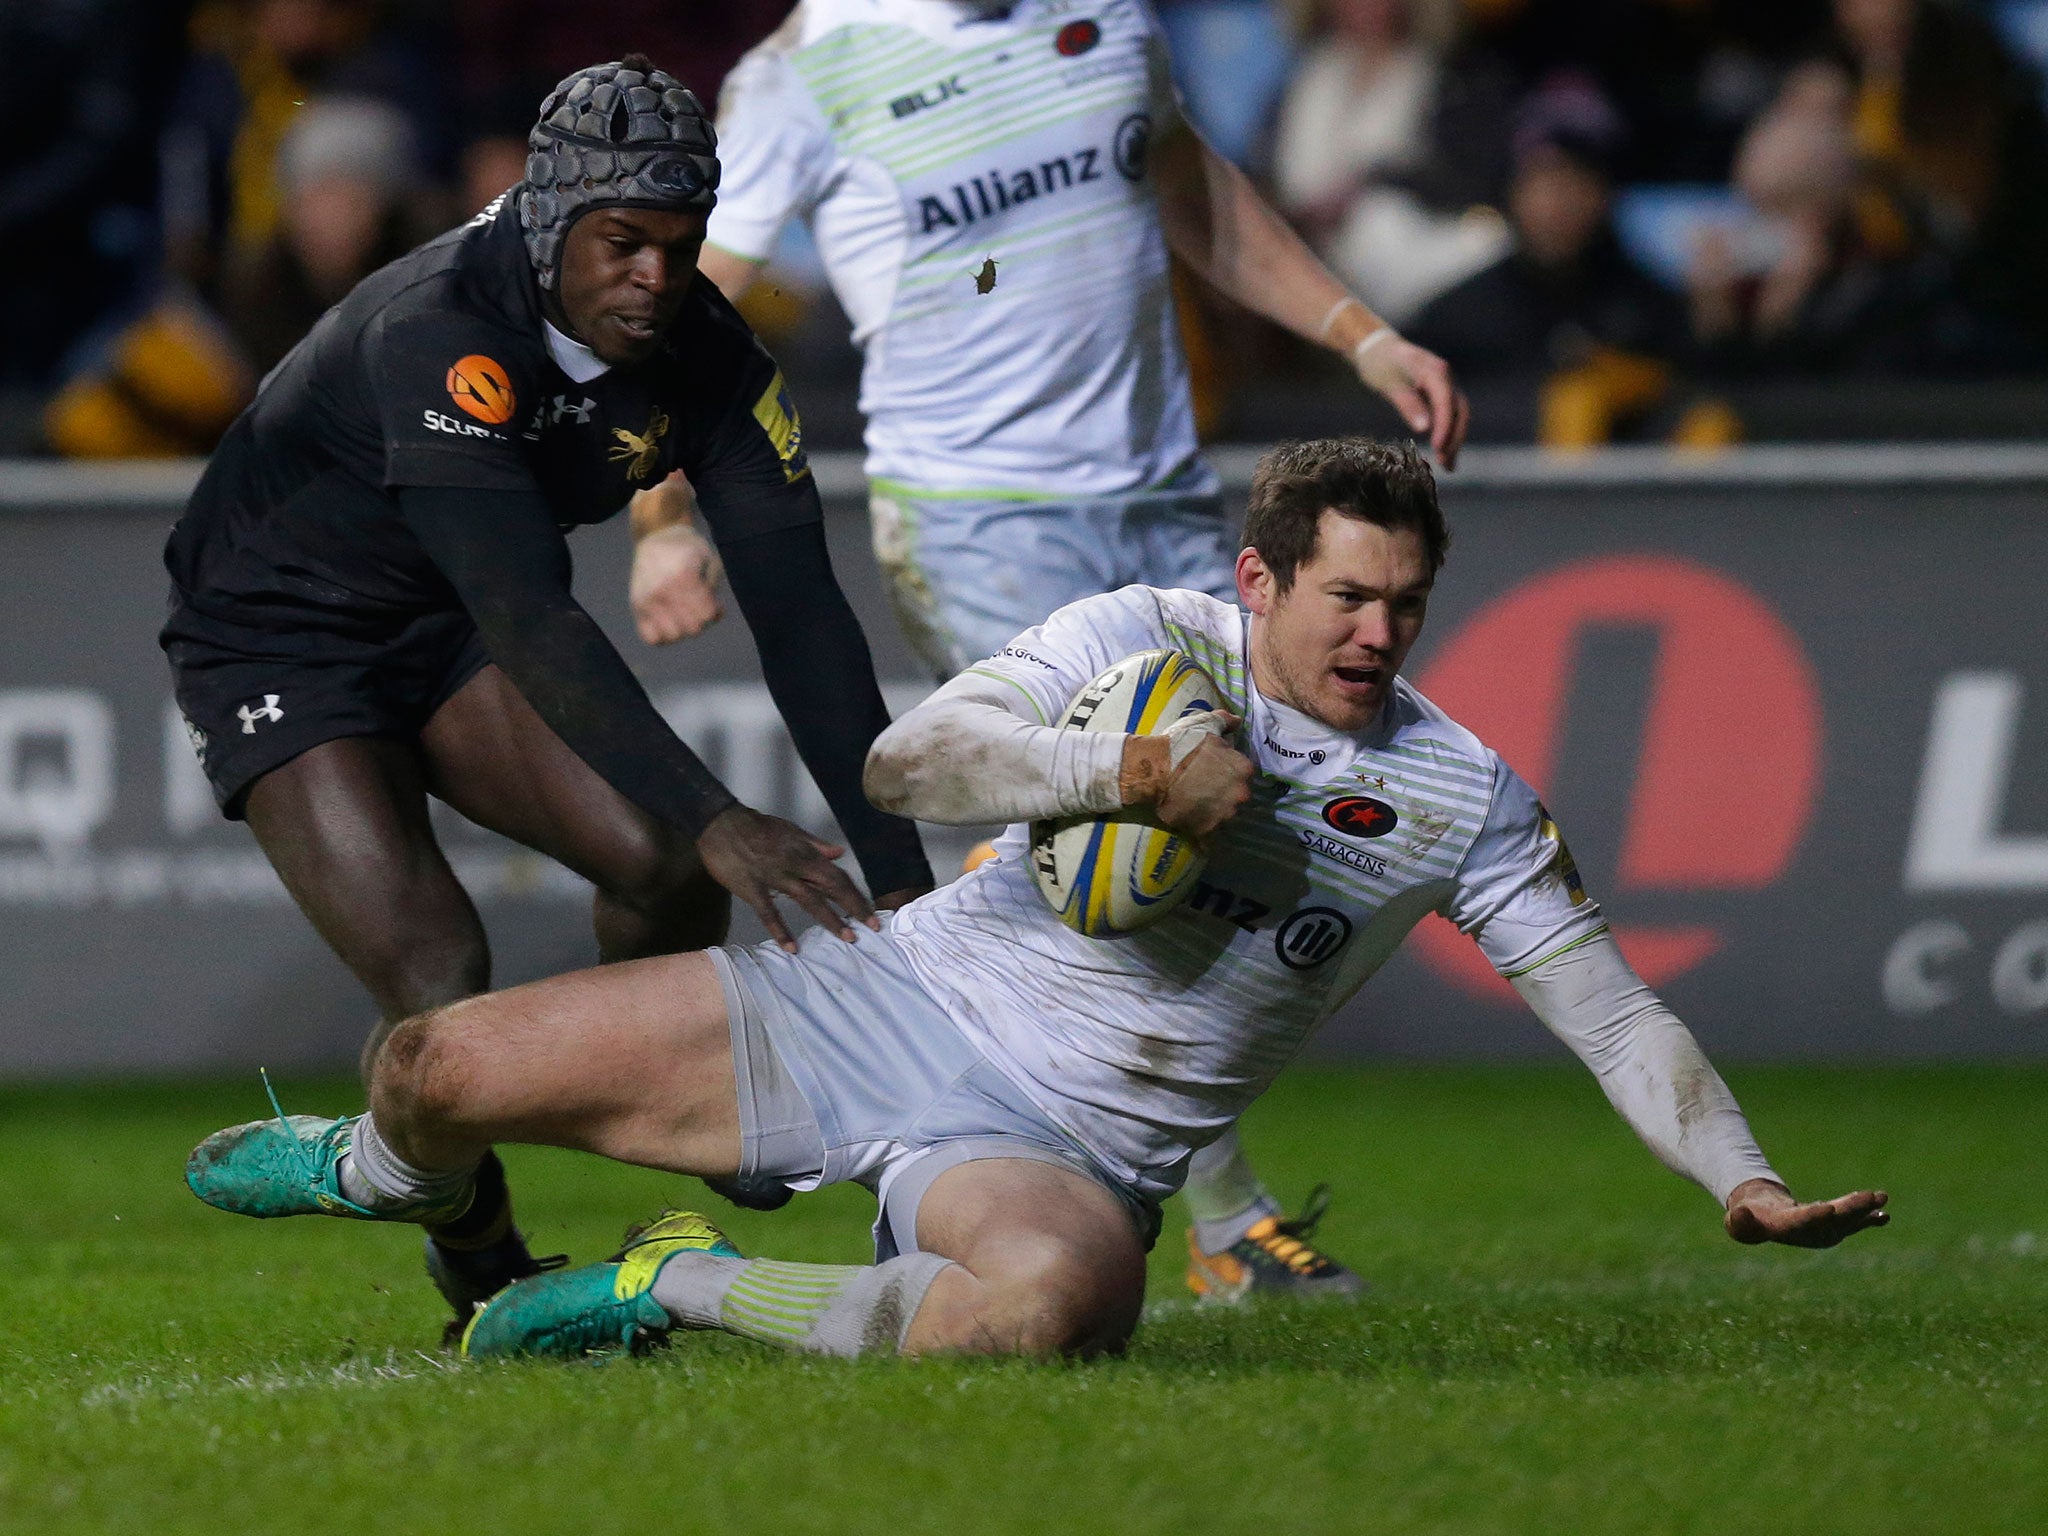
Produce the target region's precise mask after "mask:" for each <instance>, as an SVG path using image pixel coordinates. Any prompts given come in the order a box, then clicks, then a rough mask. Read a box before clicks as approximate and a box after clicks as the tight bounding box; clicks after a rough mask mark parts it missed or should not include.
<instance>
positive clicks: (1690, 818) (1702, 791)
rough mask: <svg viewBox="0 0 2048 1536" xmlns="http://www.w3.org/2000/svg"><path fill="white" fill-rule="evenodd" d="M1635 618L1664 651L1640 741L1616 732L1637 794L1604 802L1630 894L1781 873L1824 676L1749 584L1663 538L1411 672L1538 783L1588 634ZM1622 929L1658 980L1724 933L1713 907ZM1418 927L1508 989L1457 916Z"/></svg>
mask: <svg viewBox="0 0 2048 1536" xmlns="http://www.w3.org/2000/svg"><path fill="white" fill-rule="evenodd" d="M1623 626H1626V627H1631V628H1638V629H1647V630H1650V631H1652V632H1653V633H1654V635H1655V637H1656V659H1655V662H1654V665H1653V668H1652V672H1651V679H1650V697H1649V701H1648V705H1647V708H1646V710H1645V712H1644V717H1643V732H1642V739H1641V741H1640V742H1639V743H1628V744H1606V746H1607V749H1608V750H1616V751H1628V752H1630V753H1631V754H1632V755H1633V757H1634V759H1635V763H1636V771H1635V781H1634V783H1633V784H1631V785H1630V786H1629V789H1628V794H1627V801H1626V804H1624V805H1621V806H1614V807H1600V808H1598V811H1599V813H1601V814H1605V815H1609V816H1619V817H1620V818H1621V821H1622V842H1621V856H1620V858H1619V860H1618V862H1617V866H1616V869H1615V879H1616V883H1617V885H1618V887H1619V890H1620V893H1621V894H1623V895H1626V893H1628V892H1631V891H1659V892H1684V891H1753V890H1758V889H1760V888H1762V887H1764V886H1767V885H1769V884H1770V883H1771V882H1772V881H1774V880H1776V879H1777V878H1778V877H1779V876H1780V875H1782V874H1783V873H1784V872H1785V870H1786V869H1787V868H1788V867H1789V866H1790V864H1791V862H1792V858H1793V855H1794V854H1795V853H1796V852H1797V851H1798V848H1799V843H1800V839H1801V837H1802V836H1803V835H1804V834H1805V831H1806V825H1807V822H1808V820H1809V818H1810V817H1811V815H1812V811H1813V802H1814V794H1815V791H1816V789H1817V787H1818V785H1819V781H1820V762H1821V708H1820V687H1819V684H1818V682H1817V681H1816V679H1815V676H1814V670H1813V664H1812V662H1810V661H1809V660H1808V659H1807V655H1806V651H1805V648H1804V647H1803V646H1801V644H1800V642H1799V638H1798V636H1796V635H1795V634H1793V633H1792V631H1791V630H1790V629H1788V628H1787V627H1786V625H1785V623H1784V621H1783V620H1782V619H1780V618H1779V617H1778V615H1777V614H1776V613H1775V612H1773V611H1772V610H1771V608H1770V606H1769V605H1768V604H1766V603H1765V602H1764V601H1763V600H1762V599H1761V598H1759V597H1758V596H1757V595H1756V594H1755V593H1754V592H1752V591H1750V590H1749V588H1747V587H1746V586H1744V585H1742V583H1740V582H1738V581H1735V580H1733V579H1732V578H1730V577H1728V576H1726V575H1724V574H1723V573H1721V572H1720V571H1717V570H1714V569H1713V568H1712V567H1710V566H1706V565H1701V564H1698V563H1696V562H1694V561H1690V560H1679V559H1674V558H1672V557H1670V556H1665V555H1615V556H1608V557H1604V558H1600V559H1593V560H1581V561H1575V562H1573V563H1572V564H1570V565H1565V566H1560V567H1558V568H1557V569H1556V570H1553V571H1549V572H1547V573H1545V574H1543V575H1540V576H1537V577H1535V578H1533V579H1531V580H1529V581H1527V582H1524V583H1523V584H1522V585H1521V586H1519V587H1516V588H1514V589H1513V590H1512V591H1510V592H1508V593H1507V594H1506V595H1504V596H1502V597H1499V598H1496V599H1495V600H1494V601H1492V602H1491V603H1488V604H1487V605H1486V606H1485V607H1484V608H1482V609H1480V611H1479V612H1478V613H1477V614H1476V615H1474V616H1473V618H1472V619H1471V620H1470V621H1469V622H1468V623H1466V625H1465V626H1464V628H1462V629H1460V630H1459V631H1458V632H1457V633H1456V634H1454V635H1453V636H1452V637H1451V639H1450V641H1449V643H1448V644H1446V645H1445V646H1444V648H1443V649H1442V650H1441V651H1439V652H1438V653H1437V654H1436V655H1435V656H1434V657H1433V658H1431V660H1430V662H1429V664H1428V666H1426V667H1425V668H1424V669H1423V670H1422V672H1421V673H1420V675H1419V676H1418V677H1417V678H1416V686H1417V687H1418V688H1420V689H1421V690H1422V691H1423V692H1424V693H1426V694H1428V695H1429V697H1430V698H1431V699H1433V700H1435V701H1436V702H1437V703H1438V704H1440V705H1442V706H1443V707H1444V709H1446V710H1447V711H1449V713H1450V714H1451V715H1452V717H1453V718H1455V719H1456V720H1457V721H1458V722H1459V723H1460V724H1463V725H1467V726H1470V727H1471V728H1472V729H1473V730H1474V731H1476V732H1477V733H1478V734H1479V737H1480V739H1481V740H1482V741H1484V742H1485V743H1486V744H1487V745H1488V746H1490V747H1492V748H1493V749H1494V750H1495V751H1497V752H1499V753H1500V755H1501V756H1502V757H1504V758H1506V759H1507V760H1508V761H1509V762H1510V763H1512V764H1513V765H1514V767H1515V769H1516V771H1517V772H1519V773H1520V774H1521V775H1522V777H1523V778H1525V779H1527V780H1528V781H1529V782H1530V783H1531V784H1532V785H1534V786H1535V788H1536V792H1537V793H1538V794H1539V795H1540V794H1543V793H1544V790H1545V786H1546V785H1547V784H1548V782H1549V780H1550V778H1551V776H1552V770H1553V769H1554V768H1555V766H1556V764H1557V762H1558V759H1559V757H1560V755H1561V754H1560V748H1561V745H1562V735H1563V730H1564V723H1565V722H1564V716H1565V710H1566V708H1567V706H1568V704H1569V702H1570V696H1571V692H1572V685H1573V682H1574V674H1575V673H1576V671H1577V670H1578V666H1577V663H1578V657H1579V652H1580V648H1581V643H1582V641H1583V640H1584V639H1585V637H1586V635H1587V634H1588V632H1589V631H1592V630H1596V629H1602V628H1616V627H1623ZM1510 659H1511V664H1510ZM1551 803H1552V804H1553V805H1554V804H1555V803H1556V802H1555V801H1554V800H1552V801H1551ZM1731 807H1734V808H1739V814H1730V813H1729V808H1731ZM1589 809H1591V808H1589ZM1567 830H1569V828H1568V827H1567ZM1581 835H1582V836H1583V834H1581ZM1594 894H1595V895H1598V894H1600V892H1599V891H1598V889H1597V887H1596V889H1595V891H1594ZM1623 907H1624V909H1625V907H1626V903H1625V902H1624V903H1623ZM1614 933H1615V937H1616V939H1617V940H1619V941H1620V944H1621V947H1622V949H1623V950H1624V951H1625V952H1626V953H1627V955H1628V957H1629V961H1630V963H1631V964H1632V965H1634V967H1635V968H1636V970H1637V971H1639V972H1640V973H1641V974H1642V977H1643V979H1644V980H1645V981H1647V982H1648V983H1649V984H1650V985H1651V986H1660V985H1662V984H1663V983H1665V982H1668V981H1670V980H1671V979H1672V978H1673V977H1676V976H1680V975H1683V974H1684V973H1685V972H1687V971H1689V970H1691V969H1692V968H1693V967H1694V966H1696V965H1698V964H1700V963H1701V962H1702V961H1703V960H1705V959H1706V958H1707V957H1708V956H1710V955H1712V954H1713V953H1714V952H1715V951H1716V950H1718V949H1719V948H1720V947H1721V945H1722V943H1723V941H1724V940H1723V935H1722V933H1721V932H1720V930H1719V929H1717V928H1715V927H1712V926H1710V925H1707V924H1704V923H1696V924H1685V923H1671V924H1663V925H1649V924H1634V925H1631V924H1629V923H1627V922H1625V921H1624V922H1617V923H1616V924H1615V925H1614ZM1415 938H1416V944H1417V948H1418V950H1419V951H1420V953H1421V954H1422V956H1423V957H1424V958H1425V959H1426V960H1427V961H1428V962H1429V964H1430V965H1431V966H1432V967H1433V968H1434V969H1435V970H1437V971H1438V972H1439V973H1440V974H1442V975H1443V976H1445V977H1446V978H1447V979H1448V980H1450V981H1452V982H1454V983H1456V984H1457V985H1458V986H1459V987H1460V988H1461V989H1463V990H1465V991H1468V992H1472V993H1474V994H1476V995H1480V996H1485V997H1491V998H1496V999H1499V1000H1502V1001H1507V1000H1510V999H1512V998H1513V996H1514V994H1513V992H1512V991H1511V989H1510V988H1509V987H1508V985H1507V983H1505V982H1503V981H1502V980H1500V978H1499V977H1498V976H1496V975H1495V974H1494V972H1493V968H1492V967H1491V966H1490V965H1488V964H1487V963H1486V961H1485V960H1484V958H1483V957H1482V956H1481V955H1480V953H1479V951H1478V950H1477V949H1476V948H1475V947H1474V946H1473V945H1472V944H1471V943H1470V942H1469V941H1467V940H1466V939H1465V938H1464V937H1462V936H1461V935H1459V934H1458V933H1457V932H1456V931H1455V930H1454V929H1453V928H1451V926H1450V925H1449V924H1447V923H1443V922H1425V923H1423V924H1422V925H1421V926H1419V927H1418V928H1417V929H1416V930H1415Z"/></svg>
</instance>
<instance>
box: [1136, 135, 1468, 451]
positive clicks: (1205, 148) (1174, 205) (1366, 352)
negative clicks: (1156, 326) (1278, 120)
mask: <svg viewBox="0 0 2048 1536" xmlns="http://www.w3.org/2000/svg"><path fill="white" fill-rule="evenodd" d="M1152 163H1153V166H1154V173H1155V175H1156V177H1157V181H1158V188H1159V215H1160V220H1161V222H1162V224H1163V225H1164V227H1165V231H1166V242H1167V245H1168V246H1169V247H1170V248H1171V249H1172V251H1173V253H1174V255H1176V256H1178V257H1179V258H1180V259H1181V260H1182V261H1185V262H1186V263H1187V264H1188V265H1189V266H1190V267H1192V268H1194V270H1195V271H1196V272H1197V273H1198V274H1199V275H1200V276H1201V277H1202V278H1203V279H1204V280H1205V281H1206V282H1208V284H1209V285H1210V286H1211V287H1213V288H1215V289H1216V290H1217V291H1218V292H1219V293H1222V294H1224V295H1225V296H1226V297H1228V298H1231V299H1234V300H1236V301H1237V302H1238V303H1240V304H1242V305H1244V306H1245V308H1247V309H1249V310H1251V311H1252V312H1253V313H1254V314H1259V315H1264V316H1265V317H1266V318H1267V319H1268V320H1271V321H1273V322H1275V323H1276V324H1279V325H1283V326H1285V327H1286V328H1287V329H1288V330H1290V331H1292V332H1293V333H1294V334H1295V335H1297V336H1299V337H1301V338H1302V339H1304V340H1305V341H1310V342H1313V343H1315V344H1316V345H1317V346H1320V347H1327V348H1329V349H1330V350H1331V351H1332V352H1335V353H1337V354H1338V355H1339V356H1340V357H1342V358H1344V359H1345V360H1346V361H1347V362H1348V363H1350V365H1351V366H1352V368H1353V369H1354V370H1356V372H1357V374H1358V376H1359V378H1360V379H1361V380H1362V381H1364V383H1365V384H1366V385H1367V386H1368V387H1370V388H1372V389H1374V390H1377V391H1378V392H1379V393H1380V394H1382V395H1384V396H1385V397H1386V398H1387V400H1388V402H1389V403H1391V404H1392V405H1393V407H1394V409H1395V410H1397V411H1398V412H1400V414H1401V419H1402V420H1403V421H1405V422H1407V423H1408V426H1409V429H1410V430H1411V431H1413V432H1415V433H1417V434H1418V435H1421V434H1425V433H1426V434H1427V435H1428V438H1429V445H1430V448H1431V450H1432V451H1433V452H1434V453H1435V454H1436V458H1437V462H1438V463H1440V464H1441V465H1443V467H1444V468H1445V469H1451V468H1454V467H1455V466H1456V464H1457V460H1458V450H1459V448H1460V447H1461V446H1463V444H1464V441H1465V432H1466V428H1467V426H1468V425H1469V423H1470V419H1471V407H1470V406H1469V405H1468V404H1467V403H1466V400H1465V396H1464V393H1463V391H1461V390H1460V389H1459V388H1458V387H1457V384H1456V382H1455V381H1454V380H1453V379H1452V377H1451V367H1450V364H1448V363H1446V362H1445V361H1444V360H1443V359H1442V358H1440V357H1438V356H1437V355H1436V354H1435V353H1434V352H1431V351H1428V350H1427V349H1426V348H1423V347H1418V346H1416V345H1415V344H1414V343H1413V342H1411V341H1409V340H1407V339H1406V338H1405V337H1403V336H1401V335H1400V333H1398V332H1397V331H1395V330H1394V328H1393V327H1392V326H1390V325H1388V324H1387V322H1386V321H1384V320H1382V319H1381V318H1380V317H1379V316H1378V315H1376V314H1374V313H1373V312H1372V311H1371V310H1370V309H1368V308H1367V307H1366V306H1365V304H1364V303H1363V302H1362V301H1361V300H1359V299H1358V298H1357V297H1356V296H1355V295H1354V294H1352V293H1351V292H1350V291H1349V290H1348V289H1347V288H1345V286H1344V285H1343V283H1341V282H1339V281H1338V279H1337V278H1336V276H1335V275H1334V274H1332V273H1331V271H1330V269H1329V268H1328V267H1326V266H1324V265H1323V264H1322V262H1321V261H1319V260H1318V259H1317V257H1316V254H1315V252H1313V251H1311V250H1310V249H1309V248H1308V246H1307V245H1306V244H1304V243H1303V241H1302V239H1301V237H1300V236H1299V235H1297V234H1296V233H1295V232H1294V231H1293V230H1292V229H1291V228H1289V227H1288V224H1287V221H1286V220H1285V219H1283V218H1282V217H1281V216H1280V214H1279V213H1278V212H1277V211H1276V210H1275V209H1274V208H1273V206H1272V205H1271V204H1270V203H1268V202H1267V201H1266V200H1265V199H1264V198H1263V197H1261V196H1260V195H1259V191H1258V188H1256V187H1254V186H1253V185H1252V183H1251V179H1250V178H1249V177H1247V176H1246V175H1245V174H1244V172H1242V171H1240V170H1239V169H1238V168H1237V167H1236V166H1234V165H1232V164H1231V163H1230V162H1229V161H1228V160H1226V159H1224V158H1223V157H1222V156H1221V155H1219V154H1217V153H1216V151H1215V150H1213V149H1211V148H1210V147H1209V145H1208V144H1207V143H1206V142H1205V141H1204V140H1203V138H1202V136H1201V135H1200V134H1199V133H1198V132H1196V131H1195V129H1194V128H1193V127H1192V126H1191V125H1190V124H1188V123H1187V122H1186V121H1185V120H1184V119H1182V118H1180V117H1179V116H1178V115H1175V116H1174V117H1172V118H1171V119H1170V120H1169V121H1168V122H1167V123H1166V124H1165V125H1164V126H1163V127H1162V128H1161V130H1160V133H1159V136H1158V138H1157V140H1156V141H1155V143H1154V145H1153V149H1152Z"/></svg>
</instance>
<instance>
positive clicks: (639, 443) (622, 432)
mask: <svg viewBox="0 0 2048 1536" xmlns="http://www.w3.org/2000/svg"><path fill="white" fill-rule="evenodd" d="M612 436H613V437H615V438H617V439H618V441H617V442H616V443H614V444H612V451H611V461H612V462H613V463H614V464H624V465H625V466H626V478H627V479H628V480H645V479H646V478H647V477H648V476H649V475H651V474H653V473H654V469H655V465H656V464H658V463H659V462H660V460H661V440H662V439H663V438H664V437H666V436H668V413H667V412H666V411H664V410H662V408H661V407H660V406H656V407H655V408H654V414H653V415H651V416H649V417H648V418H647V430H646V431H645V432H628V431H627V430H626V429H625V428H624V427H613V428H612Z"/></svg>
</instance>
